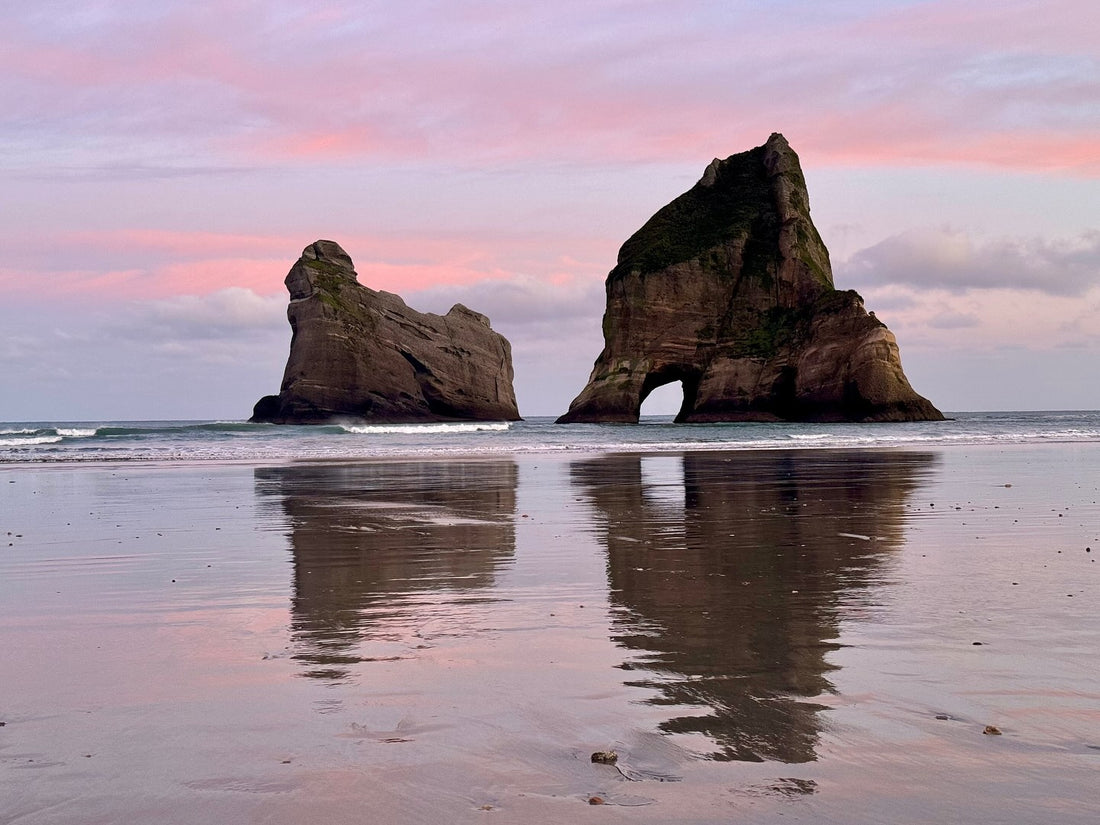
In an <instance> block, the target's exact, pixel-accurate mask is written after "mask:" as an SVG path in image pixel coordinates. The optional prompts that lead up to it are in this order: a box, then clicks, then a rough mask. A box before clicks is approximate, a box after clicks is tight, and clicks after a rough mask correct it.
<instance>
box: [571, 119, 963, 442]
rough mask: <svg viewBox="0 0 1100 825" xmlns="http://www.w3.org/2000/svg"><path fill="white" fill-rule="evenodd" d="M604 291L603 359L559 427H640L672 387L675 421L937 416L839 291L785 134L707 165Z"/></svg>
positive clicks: (885, 338) (641, 236)
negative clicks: (645, 408) (651, 402)
mask: <svg viewBox="0 0 1100 825" xmlns="http://www.w3.org/2000/svg"><path fill="white" fill-rule="evenodd" d="M606 290H607V309H606V311H605V313H604V320H603V333H604V349H603V352H601V353H600V356H599V358H597V359H596V363H595V366H594V367H593V370H592V375H591V377H590V378H589V380H588V384H587V386H585V388H584V389H583V390H582V391H581V393H580V395H578V396H577V398H576V399H575V400H574V401H573V403H572V404H571V405H570V407H569V411H568V412H567V413H566V414H565V415H563V416H562V417H561V418H559V419H558V420H559V421H560V422H583V421H593V422H599V421H619V422H634V421H637V420H638V414H639V410H640V409H641V405H642V402H643V401H644V400H645V398H646V396H647V395H649V393H650V392H651V391H652V390H654V389H655V388H657V387H659V386H662V385H664V384H667V383H670V382H672V381H677V380H678V381H681V382H683V387H684V403H683V406H682V407H681V409H680V412H679V414H678V415H677V417H676V420H677V421H699V422H701V421H777V420H792V421H911V420H940V419H942V418H943V415H942V414H941V413H940V412H939V410H937V409H936V408H935V407H934V406H932V404H931V403H930V402H929V401H928V400H926V399H925V398H922V397H921V396H920V395H918V394H917V393H916V392H915V391H914V390H913V388H912V387H911V386H910V385H909V381H908V380H907V379H906V377H905V374H904V373H903V372H902V368H901V359H900V355H899V353H898V346H897V342H896V340H895V339H894V336H893V334H892V333H891V332H890V330H888V329H887V328H886V326H885V325H884V324H883V323H882V322H880V321H878V320H877V319H876V318H875V317H874V315H873V314H869V313H868V312H867V311H866V310H865V309H864V306H863V299H862V298H860V296H859V295H858V294H856V293H855V292H853V291H850V290H849V291H839V290H837V289H835V288H834V286H833V275H832V268H831V266H830V264H829V252H828V250H827V249H826V248H825V245H824V244H823V243H822V241H821V237H820V235H818V233H817V229H815V228H814V225H813V222H812V221H811V220H810V206H809V197H808V195H807V192H806V182H805V179H804V178H803V175H802V168H801V166H800V165H799V162H798V156H797V155H796V154H795V153H794V151H793V150H792V149H791V148H790V146H789V145H788V143H787V141H786V139H785V138H784V137H783V136H782V135H780V134H773V135H772V136H771V137H770V138H769V139H768V141H767V143H765V144H764V145H763V146H759V147H757V148H755V149H751V150H749V151H748V152H742V153H740V154H737V155H732V156H731V157H729V158H726V159H725V160H718V159H715V160H714V161H713V162H711V164H710V165H709V166H707V168H706V170H705V171H704V173H703V177H702V178H701V179H700V180H699V182H698V183H697V184H696V185H695V186H694V187H693V188H692V189H691V190H689V191H688V192H686V193H685V194H683V195H681V196H680V197H678V198H676V200H674V201H672V203H670V204H668V205H667V206H665V207H664V208H663V209H661V210H660V211H658V212H657V213H656V214H655V215H654V216H653V217H652V218H650V219H649V221H647V222H646V224H645V225H644V226H643V227H642V228H641V229H639V230H638V231H637V232H636V233H634V235H633V236H631V237H630V238H629V239H628V240H627V241H626V243H624V244H623V246H622V249H621V250H620V251H619V259H618V263H617V265H616V266H615V268H614V269H612V270H611V273H610V274H609V275H608V276H607V283H606Z"/></svg>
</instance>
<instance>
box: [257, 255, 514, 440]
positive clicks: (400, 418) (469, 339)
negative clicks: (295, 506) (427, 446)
mask: <svg viewBox="0 0 1100 825" xmlns="http://www.w3.org/2000/svg"><path fill="white" fill-rule="evenodd" d="M286 287H287V289H288V290H289V291H290V306H289V307H288V309H287V318H288V319H289V320H290V327H291V330H292V331H293V335H292V338H291V342H290V357H289V358H288V359H287V364H286V371H285V372H284V373H283V383H282V388H281V389H280V391H279V394H278V395H268V396H264V397H263V398H261V399H260V400H259V402H258V403H257V404H256V407H255V409H254V410H253V414H252V418H251V419H249V420H251V421H255V422H270V423H276V424H316V423H324V422H327V421H334V420H338V421H372V422H386V423H403V422H420V421H516V420H518V419H519V410H518V409H517V407H516V396H515V391H514V390H513V387H512V350H511V347H510V346H509V344H508V341H507V339H506V338H504V336H503V335H500V334H499V333H497V332H494V331H493V330H492V328H491V327H490V326H489V319H488V318H486V317H485V316H484V315H482V314H480V313H478V312H474V311H473V310H470V309H467V308H466V307H464V306H462V305H461V304H455V306H454V307H452V308H451V310H450V312H448V313H447V314H446V315H435V314H432V313H422V312H417V311H416V310H413V309H410V308H409V307H408V306H406V305H405V302H404V301H403V300H401V298H400V297H399V296H397V295H394V294H392V293H389V292H380V291H375V290H373V289H369V288H368V287H365V286H363V285H362V284H360V283H359V282H358V280H357V276H356V273H355V267H354V266H353V265H352V261H351V258H350V257H348V254H347V253H346V252H345V251H344V250H343V249H341V248H340V246H339V245H338V244H336V243H334V242H333V241H324V240H321V241H317V242H316V243H313V244H311V245H310V246H308V247H306V248H305V250H304V251H303V252H302V257H301V258H299V259H298V261H297V263H295V264H294V266H293V267H292V268H291V270H290V272H289V274H287V276H286Z"/></svg>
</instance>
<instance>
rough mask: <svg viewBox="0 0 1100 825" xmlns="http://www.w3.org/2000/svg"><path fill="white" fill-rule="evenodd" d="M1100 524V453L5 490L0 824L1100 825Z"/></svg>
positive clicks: (149, 480)
mask: <svg viewBox="0 0 1100 825" xmlns="http://www.w3.org/2000/svg"><path fill="white" fill-rule="evenodd" d="M1098 501H1100V445H1098V444H1095V443H1085V444H1073V445H1058V444H1051V445H1028V446H1020V447H1008V448H1005V447H957V448H937V449H935V450H928V451H920V450H914V449H905V450H874V451H861V450H788V451H785V450H759V451H745V452H692V453H683V454H676V453H660V454H646V453H641V454H639V453H630V454H605V455H601V454H588V455H583V456H569V455H561V454H558V455H537V454H526V455H516V456H496V457H493V458H487V459H475V458H451V459H431V460H418V461H417V460H394V461H374V462H361V463H341V462H326V463H281V464H272V465H267V464H265V465H248V464H242V463H234V464H218V463H190V464H183V463H181V464H176V465H171V464H160V465H140V464H136V463H135V464H126V465H121V464H119V465H109V464H86V465H57V466H40V465H31V466H18V467H17V466H0V507H2V509H0V538H2V544H0V722H2V723H3V726H2V727H0V823H20V824H21V825H31V824H32V823H33V825H45V823H49V824H50V825H54V824H55V823H59V824H60V823H81V825H88V824H89V823H108V822H112V823H113V822H123V821H126V822H142V823H197V822H263V823H288V824H289V823H301V822H306V821H323V822H328V823H345V822H347V823H351V822H356V823H359V822H401V823H421V822H424V823H433V825H437V824H438V823H440V822H523V823H527V824H528V825H537V824H538V823H560V822H578V821H592V822H611V823H667V822H678V823H720V822H745V823H772V822H791V821H798V822H807V823H924V822H937V821H938V822H967V823H1007V822H1011V823H1050V822H1059V823H1071V824H1073V823H1093V822H1096V821H1097V819H1098V818H1100V797H1098V795H1097V793H1096V790H1095V783H1096V776H1097V772H1098V770H1100V685H1098V682H1097V679H1096V667H1097V665H1096V663H1097V661H1098V660H1100V613H1098V606H1100V605H1098V596H1100V589H1098V587H1097V582H1098V576H1100V572H1098V567H1100V565H1098V564H1097V563H1096V561H1095V560H1096V558H1097V557H1098V556H1100V504H1098ZM596 751H615V752H616V753H617V754H618V760H617V762H616V763H615V764H595V763H593V762H592V761H591V758H590V756H591V754H592V753H593V752H596ZM593 803H600V804H593Z"/></svg>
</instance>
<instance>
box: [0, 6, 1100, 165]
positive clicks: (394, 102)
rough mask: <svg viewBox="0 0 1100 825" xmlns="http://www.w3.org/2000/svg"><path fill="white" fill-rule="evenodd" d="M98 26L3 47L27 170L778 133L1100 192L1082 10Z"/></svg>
mask: <svg viewBox="0 0 1100 825" xmlns="http://www.w3.org/2000/svg"><path fill="white" fill-rule="evenodd" d="M95 8H96V12H95V13H94V14H88V13H78V12H79V11H80V10H79V9H77V8H75V6H74V8H73V9H70V13H71V16H70V15H62V14H58V13H57V12H56V11H53V12H50V13H46V14H44V13H42V12H41V11H40V10H39V9H38V7H35V6H34V5H33V4H27V5H26V6H25V7H23V8H22V10H20V11H16V12H14V13H12V14H11V15H9V17H10V20H9V21H8V25H6V27H5V30H4V32H3V33H0V55H4V56H3V57H0V70H2V71H4V73H5V84H4V90H3V91H2V92H0V102H2V103H3V106H4V109H5V112H6V113H7V114H8V118H7V121H6V122H7V126H6V127H5V129H4V136H5V138H6V139H7V140H8V142H9V145H18V146H22V147H23V148H24V149H25V150H26V152H27V155H26V157H28V158H39V162H41V160H42V159H43V158H47V157H49V158H52V160H51V162H53V163H60V162H61V161H62V158H63V157H64V158H67V159H68V160H69V162H71V160H72V159H73V157H74V156H75V157H76V158H77V159H78V160H79V162H81V163H82V164H84V165H90V166H95V165H97V164H98V165H110V164H118V163H120V162H123V161H124V162H125V163H124V165H128V168H131V169H132V168H150V169H154V168H156V167H157V166H159V165H165V164H168V165H172V164H176V165H178V164H179V162H180V159H181V158H187V157H190V158H191V159H192V160H191V162H192V163H193V164H194V165H197V166H209V167H212V168H222V167H224V166H226V165H230V166H232V165H242V164H243V165H253V164H256V163H260V164H265V163H266V164H269V165H270V164H277V163H295V162H297V163H311V162H319V161H323V162H332V161H340V162H345V161H352V160H358V161H362V160H376V161H393V160H395V159H423V158H435V159H440V158H445V159H448V160H449V161H451V162H454V163H472V164H485V163H501V162H514V161H525V162H530V161H532V160H539V161H552V160H563V159H564V160H569V161H572V162H580V163H599V162H608V161H611V162H620V161H625V160H634V161H636V160H640V159H658V158H663V159H668V158H682V157H693V158H697V157H708V156H711V155H713V154H723V153H728V151H729V150H730V149H732V148H739V147H741V146H745V145H753V144H755V143H759V142H761V141H762V140H763V139H764V138H765V137H766V136H767V134H768V133H769V132H770V131H772V130H774V129H777V128H778V129H781V130H783V131H785V132H787V133H788V136H790V137H792V138H795V139H797V141H798V143H799V145H800V146H802V147H803V148H804V151H805V152H806V153H807V154H808V155H811V156H812V157H813V158H814V159H815V161H816V162H819V163H835V162H841V163H843V162H851V161H853V160H856V159H858V160H859V161H860V162H864V163H865V162H867V161H868V160H875V161H877V162H881V163H895V164H896V163H939V162H943V161H945V160H949V161H951V162H956V163H958V162H969V163H982V164H994V165H1004V166H1025V167H1028V168H1034V167H1035V166H1036V165H1039V166H1047V167H1049V168H1064V169H1067V170H1076V171H1078V172H1083V173H1087V174H1100V147H1098V146H1097V142H1096V141H1095V139H1094V138H1095V134H1096V131H1097V129H1098V128H1100V111H1098V107H1097V106H1096V103H1095V101H1096V100H1097V99H1098V97H1100V94H1098V93H1100V61H1098V59H1097V57H1096V55H1097V54H1098V53H1100V43H1098V42H1097V40H1098V38H1097V36H1096V35H1095V32H1096V31H1098V30H1100V19H1097V18H1098V13H1097V11H1096V7H1095V5H1094V4H1091V3H1088V2H1084V0H1052V1H1051V2H1046V3H1043V4H1037V3H1034V2H1010V3H1003V2H998V3H994V2H992V0H980V2H975V3H968V4H965V8H960V4H957V3H947V2H934V3H917V4H912V3H903V4H882V3H848V4H842V5H841V4H835V5H830V6H829V7H828V8H827V10H825V11H823V10H822V9H821V7H818V6H816V5H811V4H799V3H795V4H790V3H782V4H757V3H752V4H750V3H722V4H719V3H646V4H644V7H643V8H639V4H638V3H629V4H628V3H623V2H618V0H603V2H589V3H584V4H581V3H566V4H556V5H555V6H553V7H548V6H546V5H545V4H539V3H533V2H523V1H522V0H521V1H520V2H514V3H508V4H503V3H482V4H477V5H476V6H472V7H471V6H470V5H469V4H452V3H441V2H412V3H403V4H390V5H385V6H376V7H372V8H370V10H369V12H367V11H365V10H364V8H363V7H362V6H361V5H360V4H358V3H354V4H353V3H350V2H334V3H329V4H326V8H325V11H324V12H323V13H316V12H314V11H313V10H311V9H310V8H309V7H304V6H302V5H301V4H298V3H293V2H276V3H259V2H248V1H247V0H238V1H237V2H232V3H225V4H219V6H218V7H217V12H216V16H215V15H214V12H213V11H212V7H209V6H203V5H202V4H190V3H182V2H169V1H168V0H162V2H159V3H150V4H146V6H144V7H143V9H144V11H142V12H141V13H136V12H135V10H134V8H133V6H132V5H126V4H121V3H118V4H116V3H110V2H107V3H101V4H98V5H97V6H96V7H95ZM59 17H60V18H64V20H65V22H64V24H58V18H59ZM780 20H781V22H780ZM74 21H76V22H74ZM777 26H782V36H776V30H777ZM1055 45H1057V50H1055ZM73 134H80V135H81V136H82V140H81V141H80V143H78V144H74V143H73V142H72V140H71V135H73Z"/></svg>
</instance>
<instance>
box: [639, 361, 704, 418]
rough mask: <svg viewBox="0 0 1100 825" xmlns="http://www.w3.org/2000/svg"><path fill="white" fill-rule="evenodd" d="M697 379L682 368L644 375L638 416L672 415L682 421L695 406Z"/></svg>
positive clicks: (697, 387)
mask: <svg viewBox="0 0 1100 825" xmlns="http://www.w3.org/2000/svg"><path fill="white" fill-rule="evenodd" d="M698 389H699V379H698V377H697V376H693V375H690V374H688V373H686V372H684V371H682V370H679V369H675V370H658V371H656V372H651V373H650V374H649V375H647V376H646V378H645V381H644V382H643V384H642V391H641V393H640V395H639V398H638V411H639V417H640V416H643V415H672V416H675V420H676V421H682V420H683V419H684V418H685V417H686V416H688V415H690V413H691V411H692V410H693V409H694V408H695V397H696V395H697V394H698Z"/></svg>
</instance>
